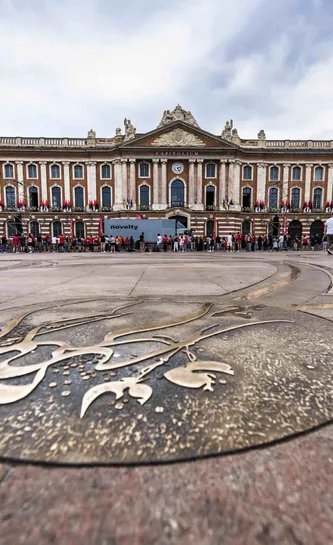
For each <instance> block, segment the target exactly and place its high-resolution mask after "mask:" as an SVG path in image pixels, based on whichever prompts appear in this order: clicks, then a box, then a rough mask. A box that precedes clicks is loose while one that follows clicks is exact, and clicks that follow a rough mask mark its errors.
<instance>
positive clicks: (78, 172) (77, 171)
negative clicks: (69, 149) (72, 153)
mask: <svg viewBox="0 0 333 545" xmlns="http://www.w3.org/2000/svg"><path fill="white" fill-rule="evenodd" d="M74 178H79V179H80V180H82V178H83V166H82V165H74Z"/></svg>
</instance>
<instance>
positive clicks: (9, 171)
mask: <svg viewBox="0 0 333 545" xmlns="http://www.w3.org/2000/svg"><path fill="white" fill-rule="evenodd" d="M5 178H14V167H13V165H10V164H8V165H5Z"/></svg>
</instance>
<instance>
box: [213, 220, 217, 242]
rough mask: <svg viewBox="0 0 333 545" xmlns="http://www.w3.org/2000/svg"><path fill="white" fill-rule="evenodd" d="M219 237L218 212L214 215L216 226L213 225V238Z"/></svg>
mask: <svg viewBox="0 0 333 545" xmlns="http://www.w3.org/2000/svg"><path fill="white" fill-rule="evenodd" d="M216 237H217V218H216V214H215V216H214V227H213V238H214V239H215V238H216Z"/></svg>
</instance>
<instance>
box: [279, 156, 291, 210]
mask: <svg viewBox="0 0 333 545" xmlns="http://www.w3.org/2000/svg"><path fill="white" fill-rule="evenodd" d="M289 170H290V164H289V163H285V164H284V165H283V186H282V199H281V200H283V201H288V200H289V195H288V188H289Z"/></svg>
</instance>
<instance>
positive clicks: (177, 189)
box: [171, 180, 185, 207]
mask: <svg viewBox="0 0 333 545" xmlns="http://www.w3.org/2000/svg"><path fill="white" fill-rule="evenodd" d="M184 195H185V189H184V184H183V182H182V181H181V180H175V181H174V182H172V184H171V207H176V206H184V204H185V202H184Z"/></svg>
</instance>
